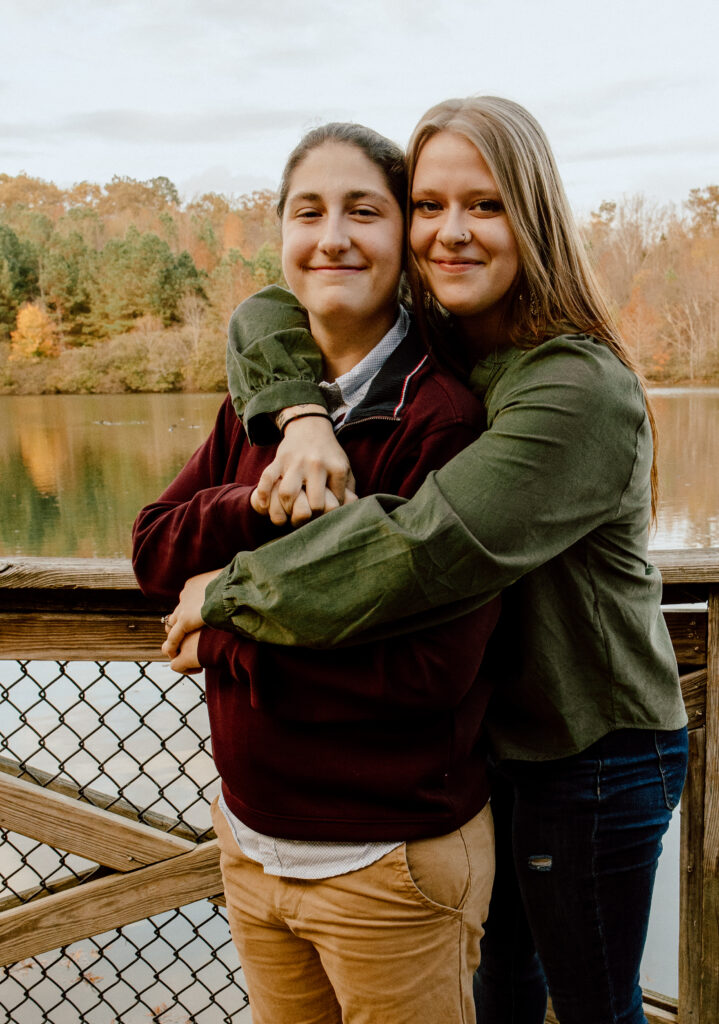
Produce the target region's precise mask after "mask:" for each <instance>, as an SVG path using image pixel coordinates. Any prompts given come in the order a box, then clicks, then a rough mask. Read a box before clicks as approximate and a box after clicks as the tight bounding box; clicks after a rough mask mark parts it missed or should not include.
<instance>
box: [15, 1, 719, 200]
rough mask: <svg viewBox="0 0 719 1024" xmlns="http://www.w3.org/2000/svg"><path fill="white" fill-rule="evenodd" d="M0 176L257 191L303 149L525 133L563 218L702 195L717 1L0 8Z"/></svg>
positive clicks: (717, 104) (714, 101)
mask: <svg viewBox="0 0 719 1024" xmlns="http://www.w3.org/2000/svg"><path fill="white" fill-rule="evenodd" d="M0 12H1V21H0V27H1V29H2V37H3V40H4V45H3V58H2V63H1V64H0V172H5V173H8V174H16V173H18V172H19V171H21V170H24V171H27V173H28V174H31V175H35V176H38V177H42V178H46V179H50V180H53V181H55V182H57V183H58V184H62V185H69V184H72V183H73V182H75V181H81V180H83V179H84V180H89V181H97V182H105V181H109V179H110V178H111V177H112V175H113V174H120V175H130V176H131V177H134V178H140V179H146V178H150V177H155V176H158V175H166V176H167V177H169V178H171V179H172V180H173V181H174V182H175V183H176V184H177V185H178V187H179V188H180V191H181V192H182V194H183V195H184V196H187V197H189V196H192V195H193V194H195V193H199V192H203V191H210V190H213V191H220V192H226V193H241V192H247V191H250V190H251V189H253V188H264V187H269V188H274V187H276V185H277V183H278V180H279V176H280V172H281V169H282V164H283V161H284V157H285V156H286V154H287V153H288V151H289V150H290V149H291V148H292V146H293V145H294V144H295V142H296V141H297V140H298V138H299V136H300V135H301V134H302V132H303V131H304V130H306V129H307V128H308V127H311V126H312V125H315V124H319V123H321V122H322V121H326V120H353V121H361V122H364V123H366V124H369V125H371V126H372V127H373V128H376V129H378V130H379V131H381V132H384V133H385V134H386V135H389V136H391V137H392V138H394V139H396V140H397V141H398V142H400V143H401V144H402V145H404V144H405V143H406V141H407V138H408V136H409V133H410V131H411V129H412V127H413V125H414V123H415V122H416V120H417V119H418V118H419V116H420V115H421V114H422V113H423V112H424V111H425V110H426V109H427V108H428V107H429V106H431V105H432V104H433V103H436V102H437V101H439V100H441V99H445V98H447V97H450V96H464V95H469V94H471V93H494V94H499V95H505V96H509V97H511V98H513V99H515V100H518V101H519V102H520V103H523V104H524V105H525V106H527V107H529V109H530V110H531V111H532V112H533V113H534V114H536V115H537V117H538V118H539V120H540V121H541V122H542V124H543V125H544V127H545V129H546V130H547V133H548V134H549V137H550V140H551V141H552V143H553V145H554V148H555V152H556V154H557V157H558V160H559V164H560V167H561V169H562V173H563V175H564V179H565V183H566V185H567V189H568V192H569V195H570V199H571V200H572V202H573V203H574V205H575V207H576V208H577V210H578V211H579V212H587V211H588V210H589V209H591V208H593V207H595V206H596V205H597V204H598V203H599V202H600V201H601V200H602V199H605V198H606V199H618V198H620V197H621V196H622V195H628V194H631V193H634V192H637V191H642V192H644V193H645V194H647V195H648V196H650V197H653V198H655V199H657V200H659V201H662V202H664V201H674V202H677V203H679V202H681V201H682V200H683V199H684V198H686V195H687V194H688V191H689V189H690V188H693V187H697V186H704V185H709V184H715V183H719V70H717V69H718V68H719V4H717V3H716V0H681V2H679V3H677V2H676V0H672V2H671V3H670V2H668V0H666V2H665V0H601V2H599V0H593V2H589V0H496V2H492V3H490V2H487V0H112V2H110V0H73V2H72V3H68V2H67V0H64V2H62V3H59V2H53V0H0Z"/></svg>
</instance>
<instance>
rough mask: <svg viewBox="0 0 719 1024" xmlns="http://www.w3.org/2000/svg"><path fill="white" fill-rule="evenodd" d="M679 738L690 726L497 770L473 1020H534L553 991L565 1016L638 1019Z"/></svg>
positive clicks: (682, 744) (674, 793)
mask: <svg viewBox="0 0 719 1024" xmlns="http://www.w3.org/2000/svg"><path fill="white" fill-rule="evenodd" d="M687 746H688V744H687V732H686V729H679V730H677V731H676V732H655V731H652V730H641V729H626V730H622V731H617V732H613V733H610V734H609V735H607V736H605V737H604V738H603V739H601V740H599V741H598V742H597V743H595V744H593V745H592V746H591V747H589V748H588V749H587V750H584V751H582V752H581V753H579V754H575V755H573V756H572V757H567V758H562V759H560V760H556V761H543V762H539V763H537V762H526V761H500V762H499V763H497V764H494V765H493V766H492V813H493V815H494V827H495V836H496V857H497V867H496V875H495V880H494V889H493V892H492V901H491V904H490V910H489V919H488V921H487V925H486V933H485V936H484V939H483V940H482V963H481V965H480V968H479V970H478V972H477V974H476V976H475V1003H476V1007H477V1021H478V1024H542V1022H543V1020H544V1013H545V1009H546V1002H547V986H548V987H549V992H550V993H551V996H552V1003H553V1006H554V1012H555V1014H556V1016H557V1018H558V1019H559V1021H561V1024H645V1022H646V1018H645V1016H644V1013H643V1011H642V995H641V989H640V987H639V966H640V962H641V958H642V952H643V949H644V943H645V940H646V934H647V925H648V921H649V909H650V904H651V898H652V888H653V886H654V876H655V873H656V867H657V861H658V859H659V854H660V853H661V849H662V836H663V835H664V833H665V832H666V830H667V827H668V825H669V819H670V818H671V814H672V810H673V809H674V807H676V805H677V803H678V802H679V797H680V796H681V792H682V787H683V785H684V777H685V775H686V767H687ZM545 978H546V980H545Z"/></svg>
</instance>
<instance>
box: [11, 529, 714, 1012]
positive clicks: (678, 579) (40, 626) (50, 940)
mask: <svg viewBox="0 0 719 1024" xmlns="http://www.w3.org/2000/svg"><path fill="white" fill-rule="evenodd" d="M652 560H653V561H654V562H655V564H657V565H658V566H659V568H660V569H661V571H662V576H663V579H664V603H665V605H666V606H667V607H666V608H665V615H666V618H667V622H668V625H669V629H670V632H671V635H672V640H673V643H674V648H675V651H676V654H677V661H678V662H679V665H680V671H681V675H682V690H683V694H684V700H685V703H686V706H687V711H688V714H689V728H690V767H689V777H688V781H687V786H686V789H685V792H684V796H683V799H682V816H681V864H680V870H681V880H680V948H679V950H678V951H677V957H678V967H679V999H678V1001H674V1000H670V999H666V998H664V997H662V996H660V995H656V994H653V993H645V999H646V1012H647V1016H648V1018H649V1020H650V1022H651V1024H667V1022H670V1021H671V1022H679V1024H717V1022H718V1021H719V550H716V549H701V550H687V551H663V552H653V554H652ZM677 606H680V607H677ZM163 611H167V609H164V608H163V609H161V608H158V607H155V606H153V605H152V604H151V603H150V602H148V601H147V600H146V599H145V598H143V596H142V595H141V594H140V592H139V590H138V589H137V586H136V583H135V581H134V577H133V575H132V572H131V570H130V566H129V564H128V563H127V562H125V561H120V560H113V561H108V560H104V561H99V560H83V559H58V560H48V559H41V558H22V559H5V560H2V559H0V659H12V660H15V659H31V660H32V659H35V660H54V659H59V660H68V659H72V660H91V661H95V660H96V659H97V658H98V657H101V658H102V660H111V661H153V660H159V659H158V652H159V646H160V644H161V642H162V639H163V636H164V634H163V631H162V627H161V626H160V622H159V616H160V614H161V613H162V612H163ZM43 783H48V780H47V779H43V778H42V773H41V772H32V773H30V772H25V773H23V771H22V769H21V768H20V767H19V766H18V765H17V763H15V762H12V761H11V760H9V759H0V825H2V826H3V827H5V828H7V829H10V830H12V831H14V832H19V833H21V834H23V835H26V836H30V837H32V838H34V839H37V840H39V841H41V842H44V843H47V844H48V845H50V846H54V847H55V848H57V849H62V850H68V851H75V852H79V853H81V854H82V855H83V856H85V857H87V858H90V859H93V860H94V861H96V862H97V863H98V864H101V865H104V866H105V867H106V868H107V873H106V874H105V876H104V877H102V878H96V879H94V880H92V881H89V882H82V880H80V881H79V882H77V884H74V885H72V886H66V887H63V888H62V889H61V890H60V891H57V892H54V893H52V894H51V895H45V896H42V897H41V898H39V899H36V900H32V901H30V902H27V903H22V902H21V901H20V900H18V899H10V900H5V901H4V902H3V904H2V905H0V964H11V963H15V962H17V961H20V960H21V959H23V958H27V957H30V956H35V955H38V954H41V953H44V952H46V951H48V950H51V949H56V948H57V947H58V946H60V945H64V944H67V943H71V942H73V941H76V940H77V939H80V938H85V937H87V936H89V935H92V934H97V933H98V932H99V931H103V930H105V929H108V928H114V927H119V926H121V925H123V924H126V923H129V922H131V921H136V920H141V919H143V918H145V917H148V916H151V915H153V914H157V913H160V912H161V911H162V910H166V909H170V908H172V907H179V906H183V905H185V904H187V903H190V902H192V901H194V900H197V899H201V898H203V897H211V898H215V899H217V900H218V901H220V900H221V895H220V893H221V881H220V874H219V865H218V856H217V848H216V844H215V842H214V841H210V842H206V843H202V844H196V843H195V842H194V841H192V839H190V838H188V837H187V836H186V835H183V834H181V830H175V833H174V834H173V833H172V832H170V833H168V832H167V831H166V825H167V823H163V822H160V821H158V822H157V823H156V824H157V827H153V825H152V824H140V823H139V822H138V821H137V816H136V815H133V812H132V811H131V810H130V809H129V808H123V807H122V805H120V806H119V807H115V808H114V809H113V810H112V811H108V810H106V809H105V808H106V802H103V795H102V794H101V793H98V794H95V796H94V797H92V798H91V802H88V794H87V793H85V797H84V800H79V799H77V794H76V793H75V792H73V787H72V786H71V785H69V784H67V783H65V782H57V781H56V782H49V783H48V784H45V785H43ZM163 826H164V827H163ZM547 1019H548V1021H552V1020H554V1017H553V1016H552V1014H551V1010H550V1013H549V1015H548V1018H547Z"/></svg>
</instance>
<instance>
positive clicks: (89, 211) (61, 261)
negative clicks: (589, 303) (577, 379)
mask: <svg viewBox="0 0 719 1024" xmlns="http://www.w3.org/2000/svg"><path fill="white" fill-rule="evenodd" d="M274 198H275V197H274V195H273V194H272V193H271V192H269V191H259V192H253V193H252V194H250V195H246V196H240V197H239V198H234V197H226V196H222V195H219V194H217V193H213V192H209V193H206V194H204V195H201V196H199V197H197V198H194V199H192V200H189V201H187V202H182V201H181V199H180V196H179V194H178V192H177V189H176V187H175V186H174V184H173V183H172V182H171V181H170V180H169V179H168V178H165V177H158V178H151V179H149V180H148V181H137V180H135V179H133V178H128V177H119V176H115V177H114V178H113V179H112V181H110V182H108V183H106V184H105V185H98V184H93V183H89V182H81V183H80V184H76V185H74V186H73V187H72V188H69V189H62V188H60V187H58V186H57V185H55V184H53V183H52V182H46V181H42V180H41V179H38V178H33V177H30V176H29V175H27V174H20V175H17V176H14V177H13V176H10V175H7V174H0V391H4V392H5V393H8V392H15V393H23V392H25V393H28V392H53V391H54V392H83V391H84V392H91V391H97V392H103V391H104V392H111V391H169V390H179V389H183V388H185V389H192V390H216V389H222V388H223V387H224V386H225V376H224V350H225V331H226V325H227V321H228V319H229V315H230V313H231V312H232V310H233V309H234V307H235V306H236V305H237V303H238V302H240V301H242V299H244V298H246V297H247V296H248V295H250V294H252V293H253V292H255V291H257V290H258V289H259V288H261V287H263V286H264V285H266V284H269V283H273V282H277V281H281V280H282V272H281V267H280V234H279V223H278V220H277V217H276V214H275V208H274ZM582 230H583V233H584V238H585V244H586V246H587V249H588V251H589V253H590V255H591V257H592V260H593V262H594V265H595V267H596V269H597V273H598V275H599V277H600V279H601V280H602V281H603V283H604V284H605V286H606V288H607V289H608V292H609V295H610V297H611V300H612V303H613V306H614V311H615V313H616V315H617V317H618V320H619V323H620V325H621V328H622V331H623V333H624V336H625V338H626V340H627V342H628V345H629V348H630V350H631V351H632V353H633V355H634V357H635V358H636V361H637V363H638V365H639V367H640V369H641V370H642V371H643V372H644V373H645V375H646V376H647V377H648V378H649V379H650V380H653V381H658V382H660V381H664V382H676V381H716V380H718V379H719V186H716V185H710V186H708V187H706V188H697V189H693V190H692V191H691V192H690V194H689V196H688V198H687V200H686V201H685V202H684V203H683V204H682V205H681V207H680V208H677V207H675V206H665V207H660V206H657V205H653V204H651V203H649V202H648V201H647V200H646V199H645V198H643V197H642V196H633V197H629V198H626V199H624V200H622V201H621V202H619V203H615V202H604V203H602V204H601V205H600V207H599V209H598V210H596V211H595V212H593V213H592V214H591V216H590V217H588V218H587V219H586V221H585V222H584V223H583V224H582Z"/></svg>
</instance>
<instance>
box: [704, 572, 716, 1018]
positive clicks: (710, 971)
mask: <svg viewBox="0 0 719 1024" xmlns="http://www.w3.org/2000/svg"><path fill="white" fill-rule="evenodd" d="M708 639H709V658H708V661H707V706H706V775H705V786H704V860H703V899H702V929H701V939H702V973H701V985H702V995H701V1017H700V1020H701V1022H702V1024H705V1022H708V1021H712V1020H716V1019H717V1015H718V1014H719V587H714V588H713V589H712V591H711V593H710V594H709V628H708Z"/></svg>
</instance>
